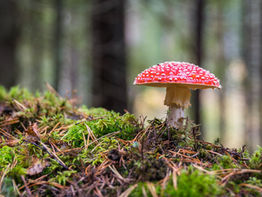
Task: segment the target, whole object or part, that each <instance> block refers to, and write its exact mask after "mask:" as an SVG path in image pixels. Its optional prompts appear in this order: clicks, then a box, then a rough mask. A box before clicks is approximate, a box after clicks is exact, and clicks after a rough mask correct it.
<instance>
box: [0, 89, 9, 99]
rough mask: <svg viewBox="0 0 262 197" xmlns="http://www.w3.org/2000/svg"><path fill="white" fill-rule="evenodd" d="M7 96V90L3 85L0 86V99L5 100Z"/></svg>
mask: <svg viewBox="0 0 262 197" xmlns="http://www.w3.org/2000/svg"><path fill="white" fill-rule="evenodd" d="M6 97H7V92H6V90H5V88H4V87H3V86H0V101H3V100H5V98H6Z"/></svg>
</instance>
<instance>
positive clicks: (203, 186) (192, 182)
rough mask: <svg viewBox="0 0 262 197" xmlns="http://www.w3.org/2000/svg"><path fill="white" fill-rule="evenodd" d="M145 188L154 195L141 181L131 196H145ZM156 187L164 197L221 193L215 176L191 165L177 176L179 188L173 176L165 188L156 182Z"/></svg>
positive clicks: (207, 196) (209, 195) (208, 196)
mask: <svg viewBox="0 0 262 197" xmlns="http://www.w3.org/2000/svg"><path fill="white" fill-rule="evenodd" d="M143 188H144V191H145V192H146V193H147V195H148V196H152V195H151V193H150V192H149V189H148V188H147V184H146V183H140V184H139V185H138V186H137V187H136V188H135V189H134V190H133V192H132V194H131V195H130V196H131V197H135V196H143ZM155 188H156V192H157V194H158V195H159V196H163V197H169V196H170V197H171V196H178V197H188V196H190V197H199V196H206V197H211V196H217V195H219V194H220V193H221V187H220V186H219V185H218V183H217V180H216V177H215V176H212V175H208V174H204V173H202V172H200V171H198V170H193V168H192V167H189V169H188V170H187V171H185V170H183V171H182V173H181V175H180V176H178V177H177V189H175V188H174V184H173V181H172V178H171V177H170V178H169V181H168V183H167V185H166V187H165V188H164V190H162V189H161V186H160V185H159V184H155Z"/></svg>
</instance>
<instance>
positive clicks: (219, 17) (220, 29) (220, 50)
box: [216, 2, 226, 142]
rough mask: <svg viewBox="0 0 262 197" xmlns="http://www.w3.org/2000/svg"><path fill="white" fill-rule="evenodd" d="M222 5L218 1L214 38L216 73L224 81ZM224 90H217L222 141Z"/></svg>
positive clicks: (223, 132) (223, 133) (224, 87)
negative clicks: (215, 45) (216, 51)
mask: <svg viewBox="0 0 262 197" xmlns="http://www.w3.org/2000/svg"><path fill="white" fill-rule="evenodd" d="M224 6H225V3H223V2H220V3H218V4H217V29H216V34H217V35H216V38H217V43H218V45H219V46H218V54H217V60H216V63H217V68H216V74H217V77H218V78H219V79H220V80H221V81H223V82H224V84H226V82H225V79H226V78H225V75H226V74H225V72H226V71H225V69H226V66H225V65H226V59H225V51H224V47H225V46H224V31H225V29H224V20H225V19H224V18H223V16H224ZM225 92H226V86H225V85H224V86H223V91H219V110H220V112H219V116H220V117H219V131H220V138H221V140H222V142H224V141H225V137H226V133H225V132H226V130H225V124H226V120H225V118H226V117H225V105H226V104H225Z"/></svg>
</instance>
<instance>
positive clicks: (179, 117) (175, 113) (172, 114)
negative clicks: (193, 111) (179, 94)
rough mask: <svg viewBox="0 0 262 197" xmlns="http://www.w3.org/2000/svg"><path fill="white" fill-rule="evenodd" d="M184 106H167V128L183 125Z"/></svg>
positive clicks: (177, 127)
mask: <svg viewBox="0 0 262 197" xmlns="http://www.w3.org/2000/svg"><path fill="white" fill-rule="evenodd" d="M183 118H184V108H183V107H178V106H169V109H168V112H167V126H168V127H169V128H176V129H179V128H181V127H182V126H183Z"/></svg>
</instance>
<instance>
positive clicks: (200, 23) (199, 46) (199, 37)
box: [192, 0, 205, 133]
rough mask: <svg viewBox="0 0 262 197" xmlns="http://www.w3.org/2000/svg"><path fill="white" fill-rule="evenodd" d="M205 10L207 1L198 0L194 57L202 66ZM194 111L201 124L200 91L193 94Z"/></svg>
mask: <svg viewBox="0 0 262 197" xmlns="http://www.w3.org/2000/svg"><path fill="white" fill-rule="evenodd" d="M204 9H205V0H196V1H195V12H194V15H193V20H192V21H193V27H194V28H193V32H194V33H195V34H194V38H195V39H194V40H195V43H194V45H193V57H194V60H195V61H194V63H195V64H196V65H199V66H201V64H202V59H203V33H204V19H205V17H204V15H205V14H204ZM192 99H193V102H192V103H193V111H194V120H195V123H196V124H200V123H201V113H200V108H201V107H200V97H199V90H196V91H194V92H193V96H192ZM202 129H203V128H201V133H203V130H202Z"/></svg>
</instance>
